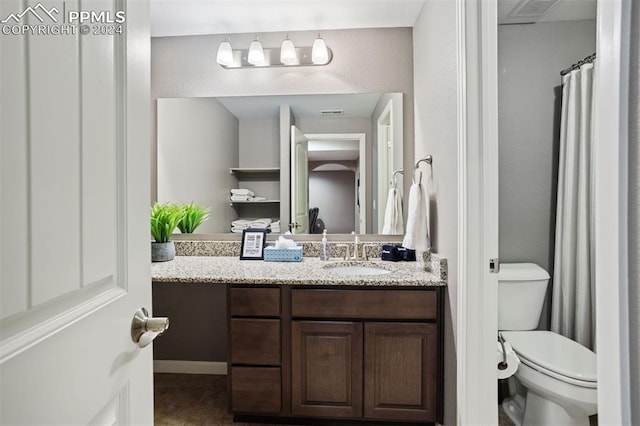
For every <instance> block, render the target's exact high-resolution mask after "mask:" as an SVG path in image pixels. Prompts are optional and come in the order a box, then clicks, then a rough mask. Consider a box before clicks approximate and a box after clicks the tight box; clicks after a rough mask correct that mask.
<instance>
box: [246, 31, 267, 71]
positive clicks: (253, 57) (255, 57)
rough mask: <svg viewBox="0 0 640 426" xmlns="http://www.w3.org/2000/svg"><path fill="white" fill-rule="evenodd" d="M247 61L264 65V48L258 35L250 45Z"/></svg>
mask: <svg viewBox="0 0 640 426" xmlns="http://www.w3.org/2000/svg"><path fill="white" fill-rule="evenodd" d="M247 62H249V63H250V64H251V65H262V64H263V63H264V50H263V49H262V43H260V40H258V36H256V39H255V40H253V41H252V42H251V44H250V45H249V54H248V55H247Z"/></svg>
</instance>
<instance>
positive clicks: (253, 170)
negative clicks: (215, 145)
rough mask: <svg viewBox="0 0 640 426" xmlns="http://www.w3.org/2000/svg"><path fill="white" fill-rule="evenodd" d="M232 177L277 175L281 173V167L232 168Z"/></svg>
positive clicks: (230, 171) (230, 170)
mask: <svg viewBox="0 0 640 426" xmlns="http://www.w3.org/2000/svg"><path fill="white" fill-rule="evenodd" d="M229 173H231V174H232V175H236V176H238V175H242V174H270V173H273V174H276V173H280V167H232V168H230V169H229Z"/></svg>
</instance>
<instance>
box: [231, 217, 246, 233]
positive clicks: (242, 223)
mask: <svg viewBox="0 0 640 426" xmlns="http://www.w3.org/2000/svg"><path fill="white" fill-rule="evenodd" d="M250 225H251V222H250V221H248V220H246V219H238V220H234V221H232V222H231V227H232V228H234V229H239V230H240V231H242V230H243V229H247V228H248V227H249V226H250ZM232 231H233V229H232Z"/></svg>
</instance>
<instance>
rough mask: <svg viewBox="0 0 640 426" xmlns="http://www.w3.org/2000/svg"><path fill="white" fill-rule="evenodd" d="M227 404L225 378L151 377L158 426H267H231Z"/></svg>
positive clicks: (506, 425) (505, 422)
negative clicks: (152, 379)
mask: <svg viewBox="0 0 640 426" xmlns="http://www.w3.org/2000/svg"><path fill="white" fill-rule="evenodd" d="M227 401H228V400H227V377H226V376H213V375H205V374H164V373H162V374H160V373H156V374H154V402H155V404H154V405H155V424H156V425H157V426H196V425H197V426H200V425H208V426H231V425H234V426H268V425H264V424H263V425H259V424H257V423H234V422H233V417H232V416H231V414H229V413H228V411H227ZM500 411H502V410H500ZM511 425H512V423H511V422H510V421H509V419H508V418H507V417H506V416H505V415H504V414H503V413H502V412H500V424H499V426H511Z"/></svg>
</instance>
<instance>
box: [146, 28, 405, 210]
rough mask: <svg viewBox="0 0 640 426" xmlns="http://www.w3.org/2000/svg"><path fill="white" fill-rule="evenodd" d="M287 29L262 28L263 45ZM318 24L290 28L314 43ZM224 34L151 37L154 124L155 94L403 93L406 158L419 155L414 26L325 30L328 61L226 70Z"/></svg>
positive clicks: (237, 37) (237, 42)
mask: <svg viewBox="0 0 640 426" xmlns="http://www.w3.org/2000/svg"><path fill="white" fill-rule="evenodd" d="M285 35H286V34H285V33H264V34H260V40H261V41H262V44H263V46H265V47H277V46H280V43H281V42H282V40H283V39H284V37H285ZM316 36H317V33H316V32H314V31H304V32H291V33H289V37H290V38H291V39H293V40H294V41H295V43H296V45H300V46H303V45H308V46H311V45H312V44H313V40H314V39H315V38H316ZM224 37H225V35H201V36H188V37H159V38H152V39H151V100H152V105H151V107H152V110H153V116H152V119H153V123H152V129H155V127H156V126H155V124H156V114H155V110H156V99H158V98H165V97H172V98H178V97H217V96H249V95H277V94H322V93H385V92H402V93H403V94H404V105H403V106H404V112H405V114H404V127H405V141H406V145H407V149H405V153H404V155H405V159H408V160H407V161H409V162H410V161H412V159H413V52H412V45H413V39H412V31H411V28H388V29H359V30H333V31H323V32H322V37H323V38H324V40H325V41H326V43H327V45H328V46H329V47H330V48H331V49H332V51H333V60H332V61H331V63H330V64H329V65H327V66H321V67H300V68H295V70H292V69H290V68H286V67H275V68H270V69H256V70H252V69H239V70H227V69H223V68H222V67H220V65H218V64H217V63H216V55H215V52H216V49H217V47H218V45H219V43H220V41H222V40H223V39H224ZM254 37H255V34H253V33H251V34H234V35H233V36H232V37H231V42H232V45H233V46H236V47H237V48H240V47H243V46H244V47H246V46H248V45H249V43H250V42H251V40H252V39H253V38H254ZM151 148H152V150H151V154H152V164H151V170H152V178H151V181H152V188H151V195H152V198H153V199H155V197H156V194H157V193H156V154H157V151H156V138H155V131H154V134H153V136H152V147H151Z"/></svg>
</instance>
